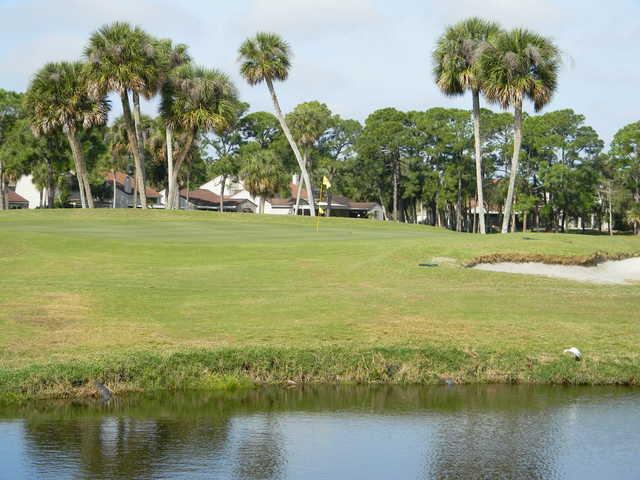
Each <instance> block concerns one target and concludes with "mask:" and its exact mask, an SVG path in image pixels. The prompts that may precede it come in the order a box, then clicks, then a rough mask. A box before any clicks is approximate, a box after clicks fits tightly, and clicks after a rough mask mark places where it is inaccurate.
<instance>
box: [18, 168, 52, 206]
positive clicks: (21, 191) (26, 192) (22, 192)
mask: <svg viewBox="0 0 640 480" xmlns="http://www.w3.org/2000/svg"><path fill="white" fill-rule="evenodd" d="M14 190H15V193H16V194H18V195H19V196H20V197H22V198H23V199H25V200H26V201H27V202H29V207H28V208H39V207H44V206H45V205H44V202H46V199H47V192H46V189H45V191H42V192H41V191H40V190H38V188H37V187H36V186H35V184H34V183H33V175H22V176H21V177H20V178H19V179H18V181H17V182H16V187H15V189H14Z"/></svg>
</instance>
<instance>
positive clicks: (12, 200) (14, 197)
mask: <svg viewBox="0 0 640 480" xmlns="http://www.w3.org/2000/svg"><path fill="white" fill-rule="evenodd" d="M7 198H8V200H9V210H15V209H20V208H29V200H27V199H26V198H24V197H22V196H20V195H18V194H17V193H16V192H14V191H13V190H9V191H8V192H7Z"/></svg>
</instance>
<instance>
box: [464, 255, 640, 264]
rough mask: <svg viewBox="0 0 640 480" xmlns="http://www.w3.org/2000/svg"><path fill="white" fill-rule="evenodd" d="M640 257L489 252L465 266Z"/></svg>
mask: <svg viewBox="0 0 640 480" xmlns="http://www.w3.org/2000/svg"><path fill="white" fill-rule="evenodd" d="M634 257H640V252H635V253H608V252H595V253H592V254H590V255H548V254H544V253H490V254H488V255H480V256H478V257H475V258H474V259H473V260H471V261H469V262H467V263H466V264H465V267H475V266H476V265H479V264H481V263H546V264H548V265H575V266H580V267H593V266H595V265H598V264H600V263H603V262H607V261H611V260H625V259H627V258H634Z"/></svg>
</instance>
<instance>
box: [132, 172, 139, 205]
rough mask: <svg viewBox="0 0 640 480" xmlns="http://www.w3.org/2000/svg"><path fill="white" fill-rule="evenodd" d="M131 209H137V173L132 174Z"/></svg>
mask: <svg viewBox="0 0 640 480" xmlns="http://www.w3.org/2000/svg"><path fill="white" fill-rule="evenodd" d="M132 206H133V208H138V172H137V171H136V172H135V173H134V174H133V203H132Z"/></svg>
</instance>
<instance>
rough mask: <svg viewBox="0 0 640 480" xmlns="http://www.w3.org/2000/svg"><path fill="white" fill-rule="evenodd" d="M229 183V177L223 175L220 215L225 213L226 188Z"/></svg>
mask: <svg viewBox="0 0 640 480" xmlns="http://www.w3.org/2000/svg"><path fill="white" fill-rule="evenodd" d="M226 183H227V176H226V175H222V186H221V187H220V207H219V210H220V213H224V187H225V185H226Z"/></svg>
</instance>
